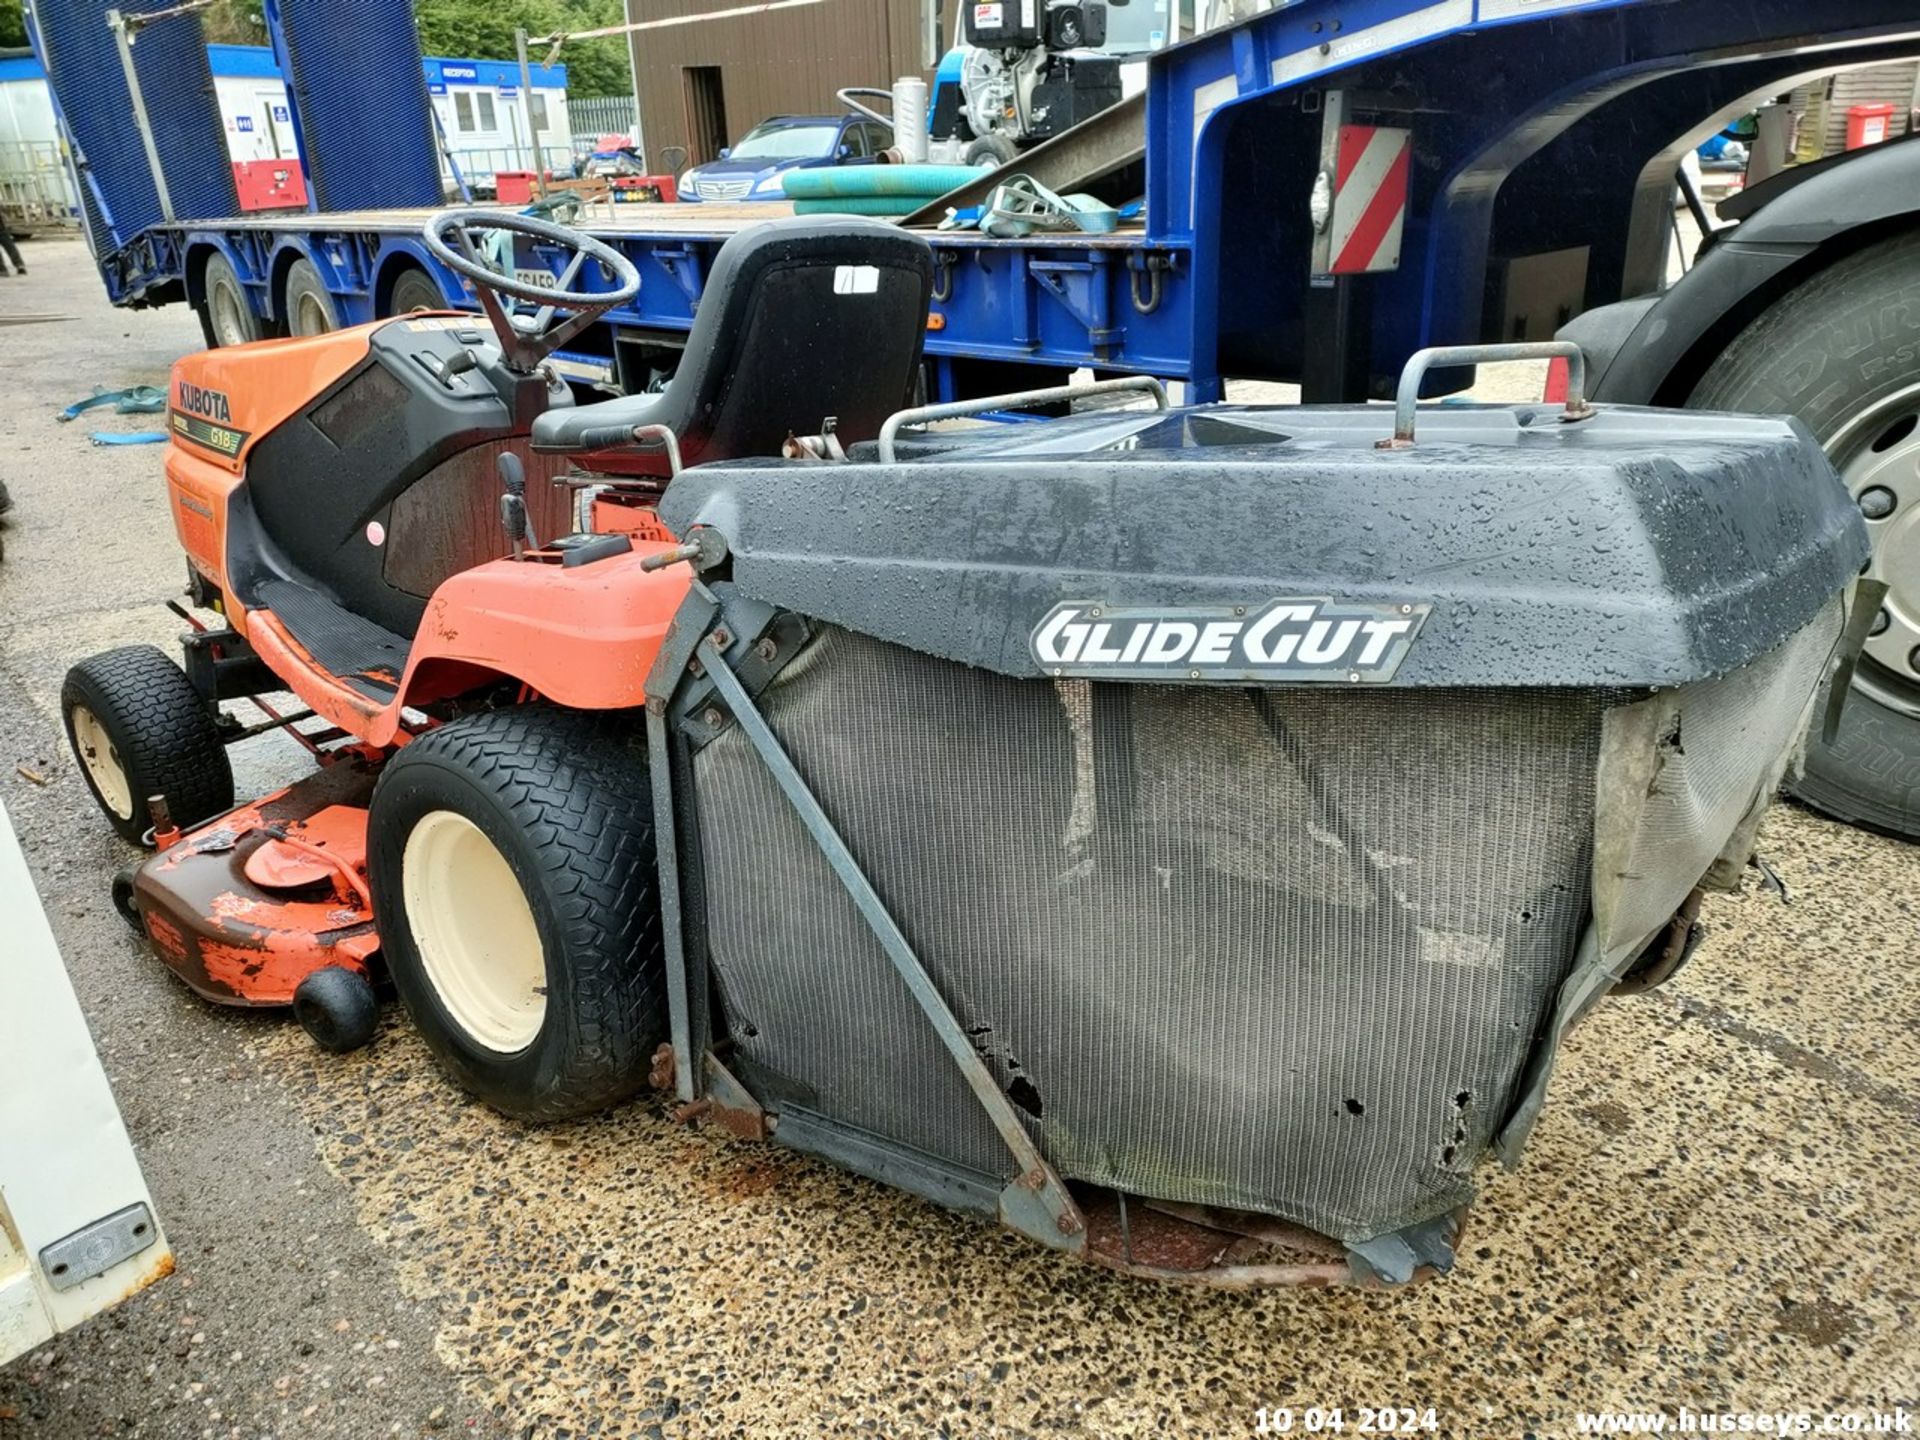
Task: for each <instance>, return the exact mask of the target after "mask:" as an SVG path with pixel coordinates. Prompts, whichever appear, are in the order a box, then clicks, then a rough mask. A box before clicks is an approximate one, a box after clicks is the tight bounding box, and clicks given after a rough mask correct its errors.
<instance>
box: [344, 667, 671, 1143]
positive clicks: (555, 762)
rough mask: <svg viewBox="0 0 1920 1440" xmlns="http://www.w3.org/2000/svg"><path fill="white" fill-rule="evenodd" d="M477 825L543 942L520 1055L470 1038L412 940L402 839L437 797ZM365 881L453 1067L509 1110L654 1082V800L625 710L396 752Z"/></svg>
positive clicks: (659, 1019) (431, 1041)
mask: <svg viewBox="0 0 1920 1440" xmlns="http://www.w3.org/2000/svg"><path fill="white" fill-rule="evenodd" d="M436 808H438V809H454V810H456V811H458V812H460V813H462V814H464V815H465V816H466V817H467V818H468V819H469V820H472V821H473V822H475V823H476V824H478V825H479V826H480V828H481V830H482V831H483V832H484V833H485V834H486V835H487V837H488V838H489V839H490V840H491V841H492V842H493V844H494V846H495V848H496V849H497V850H499V852H500V853H501V855H502V856H503V857H504V858H505V859H506V861H507V863H508V865H509V867H510V868H511V869H512V870H513V872H514V875H515V878H516V879H518V880H519V881H520V883H521V888H522V890H523V891H524V892H525V894H526V896H527V899H528V902H529V905H530V906H531V908H532V910H533V914H534V921H535V925H536V927H537V929H538V930H539V933H540V938H541V941H542V944H543V947H544V949H545V952H546V962H547V1004H546V1014H545V1017H544V1019H543V1021H542V1024H541V1029H540V1033H539V1034H538V1035H537V1036H536V1037H535V1038H534V1040H533V1041H532V1043H531V1044H530V1045H528V1046H527V1048H526V1049H524V1050H522V1051H520V1052H519V1053H518V1054H516V1055H512V1056H501V1055H499V1054H498V1053H496V1052H489V1051H487V1050H486V1049H485V1048H484V1047H482V1046H478V1045H476V1044H474V1043H473V1042H472V1040H471V1039H470V1037H468V1036H467V1035H466V1034H465V1033H464V1032H463V1031H462V1030H461V1028H460V1026H459V1025H458V1023H457V1022H455V1021H454V1020H453V1018H452V1016H451V1015H450V1013H449V1012H448V1011H447V1009H446V1007H445V1005H444V1004H443V1003H442V1002H441V1000H440V998H439V995H438V993H437V991H436V990H435V988H434V986H433V983H432V981H431V980H430V979H429V978H428V977H427V974H426V970H425V967H424V965H423V964H422V961H421V959H420V956H419V952H418V949H417V947H416V946H415V944H414V940H413V936H412V933H411V930H410V928H409V925H408V922H407V919H406V914H405V896H404V892H403V884H402V878H401V871H402V861H403V857H404V853H405V848H406V842H407V839H408V837H409V836H410V834H411V833H412V830H413V827H414V825H415V824H417V823H418V821H419V820H420V819H421V818H422V817H423V816H424V815H426V814H427V813H428V812H429V811H431V810H433V809H436ZM368 835H369V840H370V845H369V857H368V858H369V866H368V870H369V879H370V881H371V884H372V889H373V897H374V909H375V914H376V916H377V917H378V920H379V925H380V931H381V936H382V949H383V952H384V953H385V956H386V959H387V967H388V970H389V972H390V973H391V975H392V977H393V981H394V987H395V988H396V989H397V990H398V991H399V992H400V997H401V999H402V1000H403V1001H404V1002H405V1004H406V1006H407V1010H408V1012H409V1013H410V1014H411V1015H412V1016H413V1019H414V1023H415V1024H416V1025H417V1026H419V1028H420V1030H421V1032H422V1034H423V1035H424V1036H425V1038H426V1041H427V1044H428V1045H429V1047H430V1048H431V1049H432V1050H433V1051H434V1053H435V1055H436V1056H437V1057H438V1058H439V1059H440V1061H441V1063H442V1064H443V1065H444V1066H445V1067H446V1068H447V1069H448V1071H449V1072H450V1073H451V1074H452V1075H453V1077H454V1078H455V1079H456V1080H457V1081H458V1082H459V1083H460V1084H461V1085H462V1086H463V1087H464V1088H465V1089H467V1090H468V1091H470V1092H471V1093H473V1094H474V1095H477V1096H478V1097H479V1098H480V1099H482V1100H485V1101H486V1102H487V1103H488V1104H490V1105H492V1106H494V1107H495V1108H496V1109H498V1110H501V1111H503V1112H505V1113H507V1114H509V1115H512V1116H515V1117H517V1118H520V1119H526V1120H558V1119H566V1118H570V1117H573V1116H578V1115H585V1114H590V1113H592V1112H594V1111H597V1110H602V1109H605V1108H607V1107H608V1106H610V1105H613V1104H616V1103H617V1102H619V1101H621V1100H623V1099H625V1098H627V1097H628V1096H630V1095H632V1094H634V1093H635V1092H636V1091H638V1090H639V1089H640V1088H641V1087H642V1086H644V1085H645V1084H646V1082H647V1071H648V1068H649V1065H650V1063H651V1059H652V1055H653V1051H654V1049H655V1048H656V1047H657V1045H658V1044H659V1042H660V1040H661V1039H663V1038H664V1036H665V1032H666V1023H667V1002H666V966H665V962H664V959H663V956H662V949H661V939H660V921H659V902H658V883H657V874H656V871H655V868H654V853H653V799H652V790H651V787H650V785H649V784H648V776H647V767H646V754H645V748H644V745H643V743H642V741H641V729H640V726H639V724H638V723H637V721H636V720H635V719H634V717H633V716H631V715H623V714H604V713H602V714H595V713H589V712H582V711H570V710H562V709H558V708H554V707H550V706H545V705H528V706H517V707H515V708H513V709H509V710H500V711H494V712H491V713H489V714H485V715H475V716H469V717H466V718H464V719H461V720H456V721H453V722H451V723H449V724H446V725H443V726H441V727H439V728H438V729H436V730H432V731H429V732H428V733H427V734H425V735H423V736H421V737H420V738H419V739H417V740H415V741H413V742H412V743H411V744H409V745H407V746H406V747H405V748H404V749H403V750H401V752H400V753H399V754H398V755H397V756H395V757H394V758H393V759H392V760H391V761H389V762H388V764H387V766H386V769H385V770H384V771H383V772H382V774H381V777H380V782H379V784H378V786H377V787H376V788H375V791H374V795H373V802H372V810H371V814H370V816H369V823H368Z"/></svg>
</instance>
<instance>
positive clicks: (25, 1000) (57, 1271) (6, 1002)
mask: <svg viewBox="0 0 1920 1440" xmlns="http://www.w3.org/2000/svg"><path fill="white" fill-rule="evenodd" d="M0 915H5V916H6V917H7V919H6V922H5V926H4V930H0V937H3V938H0V1365H5V1364H7V1363H8V1362H9V1361H12V1360H13V1359H15V1358H16V1357H18V1356H20V1355H24V1354H25V1353H26V1352H27V1351H29V1350H31V1349H33V1348H34V1347H35V1346H37V1345H40V1344H41V1343H43V1342H45V1341H47V1340H50V1339H52V1338H53V1337H54V1336H55V1335H58V1334H60V1333H61V1332H62V1331H65V1330H70V1329H72V1328H73V1327H74V1326H76V1325H78V1324H79V1323H80V1322H81V1321H83V1320H86V1319H87V1318H89V1317H90V1316H93V1315H97V1314H99V1313H100V1312H101V1311H102V1310H106V1309H108V1308H110V1307H111V1306H113V1305H115V1304H117V1303H118V1302H120V1301H121V1300H124V1299H126V1298H127V1297H128V1296H130V1295H134V1294H137V1293H138V1292H139V1291H141V1290H144V1289H145V1288H146V1287H147V1286H148V1285H151V1284H152V1283H153V1282H154V1281H156V1280H160V1279H162V1278H164V1277H165V1276H167V1275H170V1274H171V1273H172V1272H173V1252H172V1251H171V1250H170V1249H169V1248H168V1246H167V1240H166V1236H165V1235H164V1234H163V1233H162V1232H161V1230H160V1222H159V1220H158V1219H157V1218H156V1217H155V1215H154V1213H153V1200H152V1197H151V1196H150V1195H149V1194H148V1193H147V1185H146V1181H145V1179H143V1178H142V1176H141V1174H140V1164H139V1162H138V1161H137V1160H136V1159H135V1158H134V1154H133V1144H132V1142H131V1141H130V1140H129V1139H128V1138H127V1131H126V1127H125V1126H124V1125H123V1124H122V1123H121V1120H120V1111H119V1108H118V1107H117V1106H116V1105H115V1104H114V1099H113V1091H112V1089H111V1088H110V1087H109V1086H108V1084H107V1076H106V1071H105V1070H103V1069H102V1068H101V1065H100V1057H99V1055H98V1053H97V1052H96V1051H95V1050H94V1047H93V1037H92V1036H91V1035H90V1034H89V1033H88V1031H87V1022H86V1020H85V1018H84V1017H83V1016H82V1015H81V1013H80V1002H79V1000H78V999H77V998H76V997H75V996H74V993H73V984H72V982H71V981H70V980H69V979H68V978H67V972H66V968H65V966H64V965H62V964H61V960H60V951H59V947H58V946H57V945H55V943H54V939H53V931H52V929H51V928H50V927H49V926H48V924H47V916H46V911H45V909H44V908H43V907H42V905H41V903H40V897H39V895H38V894H37V893H36V891H35V890H34V886H33V877H32V876H31V875H30V874H29V873H28V871H27V862H26V857H25V856H23V855H22V854H21V852H20V842H19V840H18V839H17V838H16V837H15V835H14V831H13V823H12V821H11V819H9V818H8V816H7V812H6V807H5V806H4V805H0Z"/></svg>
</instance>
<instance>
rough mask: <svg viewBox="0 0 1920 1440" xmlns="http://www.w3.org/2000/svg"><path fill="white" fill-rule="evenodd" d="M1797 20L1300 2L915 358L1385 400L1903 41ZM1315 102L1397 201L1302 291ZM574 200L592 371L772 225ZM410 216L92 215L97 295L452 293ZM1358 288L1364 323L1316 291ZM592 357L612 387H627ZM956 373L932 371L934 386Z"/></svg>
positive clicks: (1469, 1) (1211, 43)
mask: <svg viewBox="0 0 1920 1440" xmlns="http://www.w3.org/2000/svg"><path fill="white" fill-rule="evenodd" d="M50 2H52V0H40V8H42V10H44V8H46V6H48V4H50ZM276 10H284V6H278V8H276ZM1818 12H1820V13H1818V15H1816V19H1809V13H1811V12H1809V8H1807V6H1805V4H1797V2H1791V0H1738V2H1734V0H1728V2H1720V0H1686V2H1676V0H1438V2H1434V0H1302V2H1300V4H1288V6H1283V8H1275V10H1269V12H1263V13H1260V15H1254V17H1252V19H1246V21H1242V23H1238V25H1233V27H1231V29H1223V31H1213V33H1208V35H1200V36H1196V38H1194V40H1190V42H1187V44H1181V46H1175V48H1171V50H1165V52H1160V54H1156V56H1154V58H1152V60H1150V65H1148V92H1146V108H1144V127H1146V138H1144V163H1137V165H1135V167H1133V173H1127V171H1125V167H1123V171H1121V177H1119V184H1123V186H1125V184H1133V182H1139V184H1140V186H1142V188H1144V196H1146V207H1144V219H1142V223H1137V225H1127V227H1123V228H1119V230H1117V232H1114V234H1108V236H1089V234H1069V236H1060V234H1043V236H1031V238H1023V240H993V238H987V236H981V234H977V232H931V234H929V240H931V242H933V246H935V250H937V255H939V276H941V278H939V286H937V294H939V300H937V305H935V311H933V317H931V321H929V334H927V351H929V355H931V357H935V361H943V363H950V361H956V359H973V361H1016V363H1025V365H1044V367H1066V369H1073V367H1094V369H1100V371H1112V372H1140V374H1156V376H1162V378H1165V380H1181V382H1187V386H1188V396H1190V397H1192V399H1202V401H1204V399H1217V397H1219V396H1221V386H1223V378H1225V376H1248V378H1275V380H1300V378H1302V376H1308V378H1311V372H1313V367H1315V361H1327V359H1332V361H1336V363H1338V365H1340V369H1342V376H1340V378H1338V380H1336V382H1334V384H1332V386H1327V384H1321V386H1315V388H1317V390H1321V392H1334V394H1338V396H1342V397H1361V396H1365V394H1384V388H1386V386H1388V384H1390V380H1392V376H1394V374H1398V371H1400V367H1402V363H1404V361H1405V357H1407V355H1411V353H1413V351H1415V349H1419V348H1421V346H1428V344H1461V342H1478V340H1500V338H1505V336H1501V334H1488V328H1490V326H1488V319H1490V317H1488V303H1486V292H1488V280H1490V275H1492V273H1494V269H1496V265H1498V263H1500V261H1503V259H1509V257H1521V255H1534V253H1542V252H1557V250H1567V248H1584V250H1586V252H1588V259H1586V292H1584V305H1603V303H1609V301H1615V300H1620V298H1626V296H1634V294H1644V292H1653V290H1659V288H1661V286H1663V284H1665V273H1667V259H1668V225H1670V219H1672V175H1674V169H1676V167H1678V163H1680V157H1682V156H1684V154H1686V150H1690V148H1692V146H1693V144H1697V142H1699V138H1705V136H1707V134H1711V132H1715V131H1718V129H1720V125H1724V119H1726V113H1728V111H1730V109H1732V111H1736V113H1738V109H1740V108H1743V106H1747V104H1751V96H1764V94H1770V92H1774V90H1782V88H1786V86H1789V84H1791V81H1793V77H1795V75H1801V73H1807V71H1811V69H1832V67H1836V65H1839V63H1864V61H1874V60H1885V58H1893V56H1907V54H1914V50H1916V48H1920V35H1916V31H1920V17H1916V13H1914V8H1912V4H1908V2H1905V0H1845V2H1843V4H1832V6H1820V8H1818ZM1811 25H1816V27H1818V31H1816V33H1809V27H1811ZM56 67H58V56H56V58H54V61H52V63H50V69H56ZM1334 90H1338V92H1342V94H1344V96H1346V109H1348V113H1354V115H1367V117H1371V119H1375V121H1379V123H1390V125H1404V127H1407V129H1409V131H1411V144H1413V165H1411V194H1409V204H1407V209H1405V234H1404V246H1402V259H1400V265H1398V267H1396V269H1392V271H1386V273H1377V275H1367V276H1356V278H1354V280H1346V282H1336V284H1329V282H1327V280H1325V278H1323V280H1321V282H1319V284H1315V278H1313V263H1311V242H1313V223H1311V219H1309V198H1311V194H1313V184H1315V175H1317V173H1319V169H1321V167H1323V157H1321V146H1323V115H1325V108H1327V106H1325V100H1327V96H1329V92H1334ZM298 100H300V96H298V90H296V104H298ZM307 129H309V131H311V127H307ZM84 177H86V173H84V171H83V179H84ZM597 209H603V211H609V217H607V219H597V217H595V215H588V217H582V219H580V221H578V223H580V228H586V230H589V232H591V234H595V236H599V238H605V240H607V242H611V244H614V246H618V248H620V250H624V252H626V253H628V255H630V257H632V259H634V261H636V263H637V265H639V269H641V276H643V284H641V294H639V300H637V301H636V303H634V305H630V307H624V309H618V311H612V313H611V315H609V317H607V321H605V324H603V326H599V332H597V336H595V338H593V340H589V342H586V344H584V346H582V348H580V349H578V355H576V359H578V361H580V363H584V365H586V367H589V369H591V367H593V365H607V363H614V361H618V357H620V355H622V351H626V349H634V351H636V353H643V355H657V351H659V348H660V346H668V348H670V346H672V342H674V340H676V338H678V336H680V334H684V332H685V330H687V326H689V324H691V315H693V305H695V303H697V298H699V290H701V282H703V276H705V273H707V269H708V265H710V261H712V255H714V252H716V250H718V248H720V244H724V240H726V236H728V234H732V232H733V230H735V228H739V227H741V225H747V223H753V221H755V219H766V217H772V215H778V213H781V211H783V207H781V205H778V204H766V202H758V204H737V205H716V204H703V205H618V207H611V205H603V207H597ZM424 219H426V211H424V209H419V207H397V209H378V211H351V213H309V211H278V213H255V215H232V217H221V219H192V221H188V219H177V221H159V223H152V225H146V227H140V228H136V230H132V232H127V234H121V232H119V230H115V236H113V238H115V240H117V244H115V246H113V248H111V252H109V253H102V273H104V276H106V282H108V292H109V296H111V298H113V301H115V303H129V305H142V303H163V301H169V300H190V301H194V303H200V301H202V300H204V288H202V276H204V271H205V263H207V259H209V257H211V255H215V253H219V255H223V257H225V259H227V261H228V263H230V265H232V267H234V271H236V273H238V276H240V280H242V282H244V284H246V286H248V294H250V298H252V301H253V307H255V311H257V315H259V319H261V321H263V324H265V326H267V328H269V330H273V328H284V324H286V311H288V305H286V294H284V284H286V275H288V269H290V267H292V265H294V263H296V261H298V259H305V261H309V263H311V265H313V267H315V269H317V271H319V275H321V278H323V280H324V286H326V290H328V294H330V300H332V315H330V317H328V319H330V321H332V323H340V324H351V323H359V321H371V319H376V317H380V315H384V313H388V309H386V307H388V305H390V303H392V292H394V280H396V276H397V275H401V273H403V271H407V269H419V271H424V273H426V275H430V276H432V278H434V280H436V282H438V284H440V286H442V290H444V294H445V298H447V301H449V303H453V305H470V303H472V301H470V298H468V296H467V292H465V288H463V286H461V282H459V280H457V278H455V276H453V275H451V273H445V271H444V269H440V267H438V265H436V263H434V261H432V257H430V255H428V253H426V250H424V246H420V244H419V238H417V230H419V227H420V223H422V221H424ZM528 259H534V257H528ZM536 263H538V261H536ZM1357 290H1365V307H1363V309H1365V313H1363V315H1356V313H1354V307H1352V305H1350V303H1340V305H1334V303H1332V301H1334V292H1346V294H1344V296H1340V300H1350V298H1352V294H1354V292H1357ZM1315 319H1319V323H1315ZM1329 326H1334V328H1340V330H1342V332H1344V334H1342V336H1338V340H1340V344H1338V346H1332V336H1329V334H1327V330H1329ZM1309 330H1311V332H1313V338H1311V340H1309ZM1332 349H1338V351H1340V353H1338V355H1331V351H1332ZM1356 351H1357V353H1356ZM614 369H616V374H612V376H609V378H612V380H614V384H620V382H626V380H632V378H634V371H632V369H628V367H620V365H616V367H614ZM941 369H943V371H945V372H950V369H952V367H950V365H945V367H941ZM1356 376H1357V378H1356ZM954 388H956V382H954V380H952V378H945V380H941V382H939V384H937V390H939V392H941V397H952V392H954Z"/></svg>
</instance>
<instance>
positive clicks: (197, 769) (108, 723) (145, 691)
mask: <svg viewBox="0 0 1920 1440" xmlns="http://www.w3.org/2000/svg"><path fill="white" fill-rule="evenodd" d="M81 705H84V706H85V707H86V708H87V709H89V710H91V711H92V712H93V714H94V717H95V718H96V719H97V720H99V721H100V723H101V725H102V726H104V727H105V729H106V731H107V733H108V735H109V737H111V739H112V741H113V746H114V749H116V750H117V751H118V752H119V754H120V763H121V768H122V769H123V770H124V771H125V772H126V775H127V782H128V787H129V789H130V790H131V792H132V798H133V814H132V815H131V816H129V817H122V816H119V815H116V814H114V813H113V810H112V808H111V807H110V806H109V805H108V804H107V802H106V800H105V799H104V798H103V797H102V796H101V794H100V791H99V788H98V787H97V786H96V785H95V784H94V781H93V777H92V776H91V775H89V774H88V773H87V767H86V765H85V764H84V763H81V762H80V747H79V745H78V744H77V743H76V741H75V739H74V733H73V712H74V709H75V708H76V707H77V706H81ZM60 716H61V721H62V724H63V725H64V727H65V729H66V734H67V745H68V747H69V748H70V749H71V750H72V751H73V754H74V759H75V761H76V763H79V764H80V773H81V776H82V777H83V778H84V779H85V780H86V783H87V789H88V790H89V791H90V792H91V793H92V795H93V797H94V799H95V801H96V802H98V803H99V805H100V809H101V810H102V811H103V812H104V813H105V814H106V816H107V819H108V820H109V822H110V823H111V824H112V825H113V828H114V829H115V830H116V831H117V832H119V834H120V837H121V838H122V839H124V840H129V841H131V842H132V843H134V844H136V845H138V844H141V843H143V838H144V836H145V835H146V832H147V830H148V828H149V825H150V822H149V820H148V817H147V810H146V800H147V797H148V796H149V795H164V796H165V797H166V800H167V809H168V812H169V813H170V814H171V815H172V817H173V822H174V824H176V825H178V826H180V827H181V828H182V829H185V828H187V827H189V826H192V825H197V824H199V823H200V822H201V821H202V820H207V819H210V818H211V817H213V816H215V815H219V814H222V813H223V812H225V811H228V810H231V809H232V808H233V767H232V765H231V764H230V763H229V762H228V759H227V748H226V746H225V745H223V744H221V743H220V731H219V729H218V727H217V726H216V725H215V723H214V717H213V711H212V709H211V708H210V707H209V706H208V705H207V703H206V701H204V700H203V699H201V697H200V693H199V692H198V691H197V690H195V689H194V688H193V682H192V681H190V680H188V679H187V676H186V672H185V671H184V670H182V669H181V668H180V667H179V666H178V665H176V664H174V663H173V661H172V660H171V659H169V658H168V657H167V655H166V654H165V652H163V651H161V650H160V649H159V648H158V647H156V646H153V645H123V646H121V647H120V648H119V649H117V650H106V651H102V652H101V653H100V654H98V655H91V656H88V657H87V658H86V659H85V660H82V661H81V662H80V663H79V664H77V665H75V666H74V667H73V668H72V669H71V670H69V671H67V679H66V683H65V684H64V685H63V686H62V687H61V690H60Z"/></svg>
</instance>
